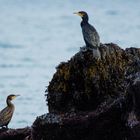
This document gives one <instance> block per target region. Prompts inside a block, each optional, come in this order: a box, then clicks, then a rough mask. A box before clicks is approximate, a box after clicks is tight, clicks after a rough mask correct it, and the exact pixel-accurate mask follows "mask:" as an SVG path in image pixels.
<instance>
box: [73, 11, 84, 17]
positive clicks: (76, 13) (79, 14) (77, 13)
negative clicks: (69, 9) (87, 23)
mask: <svg viewBox="0 0 140 140" xmlns="http://www.w3.org/2000/svg"><path fill="white" fill-rule="evenodd" d="M73 14H75V15H78V16H80V17H82V16H83V15H82V14H81V13H79V12H74V13H73Z"/></svg>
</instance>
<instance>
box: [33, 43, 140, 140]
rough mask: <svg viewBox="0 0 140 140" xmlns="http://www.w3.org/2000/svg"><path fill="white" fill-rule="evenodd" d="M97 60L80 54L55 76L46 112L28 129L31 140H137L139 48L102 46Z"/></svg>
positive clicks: (84, 52)
mask: <svg viewBox="0 0 140 140" xmlns="http://www.w3.org/2000/svg"><path fill="white" fill-rule="evenodd" d="M99 51H100V55H101V57H100V59H95V57H94V53H93V50H88V49H87V50H86V49H83V48H82V49H81V50H80V51H79V52H78V53H77V54H75V55H74V56H73V57H72V58H71V59H70V60H69V61H68V62H62V63H61V64H60V65H59V66H58V67H57V71H56V73H55V74H54V76H53V78H52V80H51V82H50V84H49V86H48V89H47V91H48V94H47V102H48V108H49V113H48V114H45V115H42V116H40V117H37V119H36V120H35V122H34V123H33V125H32V138H33V140H42V139H43V140H52V139H53V140H60V139H61V140H73V139H80V140H91V139H94V140H99V139H102V140H126V139H127V140H128V139H129V140H134V139H140V136H139V134H138V132H140V129H139V128H140V123H139V119H140V118H139V116H140V115H139V113H140V102H139V99H140V95H139V94H140V93H139V91H140V80H139V79H140V76H139V75H140V49H137V48H128V49H126V50H123V49H121V48H120V47H119V46H117V45H116V44H113V43H110V44H101V46H100V48H99Z"/></svg>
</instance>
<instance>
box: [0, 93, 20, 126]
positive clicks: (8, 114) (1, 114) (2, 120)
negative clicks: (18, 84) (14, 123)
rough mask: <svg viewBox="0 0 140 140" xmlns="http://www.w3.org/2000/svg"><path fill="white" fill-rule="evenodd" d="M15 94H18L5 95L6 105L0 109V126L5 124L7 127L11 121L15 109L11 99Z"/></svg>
mask: <svg viewBox="0 0 140 140" xmlns="http://www.w3.org/2000/svg"><path fill="white" fill-rule="evenodd" d="M17 96H19V95H13V94H11V95H9V96H8V97H7V100H6V103H7V107H6V108H4V109H3V110H1V111H0V127H4V126H5V127H6V128H8V124H9V122H10V121H11V119H12V116H13V113H14V110H15V106H14V104H13V103H12V102H11V101H12V100H13V99H15V98H16V97H17Z"/></svg>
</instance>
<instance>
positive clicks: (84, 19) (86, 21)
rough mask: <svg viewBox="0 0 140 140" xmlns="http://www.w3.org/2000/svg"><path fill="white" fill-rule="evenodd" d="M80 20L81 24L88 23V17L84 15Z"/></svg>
mask: <svg viewBox="0 0 140 140" xmlns="http://www.w3.org/2000/svg"><path fill="white" fill-rule="evenodd" d="M82 19H83V20H82V22H81V26H83V25H84V24H88V17H84V18H82Z"/></svg>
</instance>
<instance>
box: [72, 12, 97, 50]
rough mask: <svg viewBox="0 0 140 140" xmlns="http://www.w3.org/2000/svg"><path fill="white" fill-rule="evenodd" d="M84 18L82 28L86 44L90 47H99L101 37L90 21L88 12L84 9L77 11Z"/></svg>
mask: <svg viewBox="0 0 140 140" xmlns="http://www.w3.org/2000/svg"><path fill="white" fill-rule="evenodd" d="M74 14H77V15H79V16H80V17H81V18H82V22H81V28H82V33H83V37H84V40H85V43H86V46H87V47H89V48H98V47H99V46H100V37H99V34H98V32H97V31H96V29H95V28H94V27H93V26H92V25H90V24H89V23H88V19H89V18H88V14H87V13H86V12H84V11H80V12H75V13H74Z"/></svg>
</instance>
